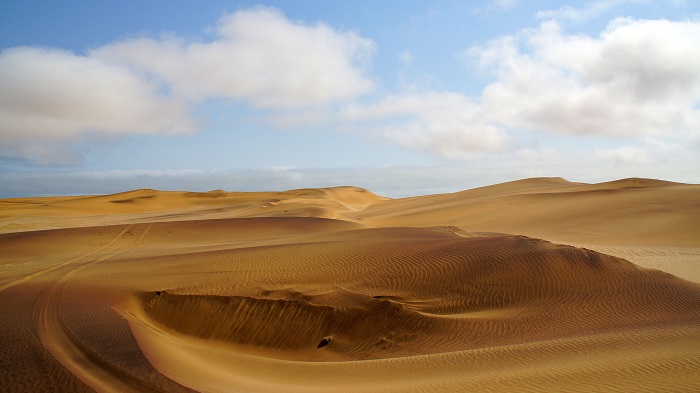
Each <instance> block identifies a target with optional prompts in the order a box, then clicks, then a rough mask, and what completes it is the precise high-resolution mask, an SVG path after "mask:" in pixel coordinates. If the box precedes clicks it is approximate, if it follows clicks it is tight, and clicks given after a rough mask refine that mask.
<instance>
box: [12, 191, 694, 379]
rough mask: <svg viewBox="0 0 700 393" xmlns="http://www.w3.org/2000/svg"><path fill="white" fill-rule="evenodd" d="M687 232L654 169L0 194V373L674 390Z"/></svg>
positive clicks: (689, 328)
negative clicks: (394, 183)
mask: <svg viewBox="0 0 700 393" xmlns="http://www.w3.org/2000/svg"><path fill="white" fill-rule="evenodd" d="M699 235H700V186H699V185H692V184H680V183H672V182H665V181H661V180H653V179H622V180H618V181H612V182H606V183H599V184H585V183H573V182H569V181H567V180H565V179H562V178H536V179H524V180H518V181H514V182H509V183H503V184H497V185H493V186H487V187H481V188H477V189H473V190H466V191H462V192H457V193H451V194H440V195H427V196H421V197H412V198H402V199H389V198H384V197H381V196H379V195H376V194H373V193H371V192H370V191H367V190H364V189H361V188H356V187H330V188H318V189H299V190H290V191H281V192H276V191H270V192H255V193H240V192H226V191H223V190H213V191H209V192H204V193H194V192H174V191H169V192H164V191H157V190H134V191H127V192H123V193H118V194H113V195H95V196H80V197H51V198H15V199H5V200H0V256H1V257H0V313H2V315H4V316H5V318H3V320H2V322H0V333H1V334H2V336H3V337H6V338H7V340H5V341H4V343H3V344H2V345H0V351H1V352H2V356H0V365H1V366H2V370H3V372H2V373H0V390H3V391H8V392H20V391H22V392H23V391H47V390H62V391H93V390H94V391H162V392H164V391H167V392H187V391H216V392H228V391H236V392H241V391H242V392H248V391H250V392H270V391H288V392H333V391H336V392H346V391H353V392H379V391H381V392H405V391H421V392H423V391H428V392H430V391H434V392H443V391H525V392H528V391H530V392H537V391H543V390H544V391H581V392H589V391H650V392H651V391H659V390H663V391H678V392H686V391H693V390H694V389H695V388H696V387H697V386H700V347H698V343H700V268H699V267H700V243H699V242H700V240H699V239H700V236H699ZM671 273H672V274H671ZM674 274H675V275H674ZM677 275H678V276H677ZM679 276H680V277H679Z"/></svg>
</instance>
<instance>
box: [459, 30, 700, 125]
mask: <svg viewBox="0 0 700 393" xmlns="http://www.w3.org/2000/svg"><path fill="white" fill-rule="evenodd" d="M697 42H700V23H697V22H673V21H667V20H632V19H624V18H620V19H616V20H614V21H613V22H611V23H610V24H609V25H608V28H607V29H606V30H605V31H604V32H603V33H602V34H601V35H600V36H599V37H596V38H593V37H588V36H581V35H566V34H564V33H563V32H562V31H561V28H560V26H559V25H558V24H557V23H556V22H552V21H549V22H545V23H543V24H542V25H541V26H540V27H539V28H537V29H530V30H525V31H523V32H521V33H519V34H518V35H516V36H508V37H504V38H501V39H499V40H496V41H493V42H492V43H490V44H488V45H486V46H484V47H479V48H473V49H472V50H470V51H469V55H470V56H474V57H476V59H477V60H478V61H479V62H480V64H481V65H482V66H483V67H485V68H486V69H488V70H491V71H493V72H494V75H495V76H496V81H495V82H494V83H492V84H490V85H489V86H487V87H486V88H485V89H484V91H483V92H482V97H481V103H482V105H483V107H484V111H485V112H486V113H488V114H489V118H490V119H491V120H492V121H494V122H497V123H499V124H503V125H505V126H507V127H511V128H524V129H529V130H533V131H548V132H553V133H560V134H569V135H607V136H622V137H634V136H643V135H663V134H668V133H681V134H683V133H686V134H689V135H693V134H697V132H698V130H700V110H698V103H699V102H700V73H698V72H697V70H698V69H700V46H698V45H697Z"/></svg>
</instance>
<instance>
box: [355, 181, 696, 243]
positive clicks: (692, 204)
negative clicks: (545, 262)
mask: <svg viewBox="0 0 700 393" xmlns="http://www.w3.org/2000/svg"><path fill="white" fill-rule="evenodd" d="M358 218H360V219H363V220H364V222H366V223H368V224H372V225H378V226H396V225H411V226H426V225H454V226H459V227H460V228H463V229H465V230H473V231H485V232H505V233H519V234H525V235H528V236H533V237H538V238H545V239H553V240H557V241H564V242H577V243H593V244H628V245H646V244H654V245H667V246H693V247H698V246H700V236H697V234H698V233H700V186H698V185H685V184H678V183H670V182H662V181H657V180H646V179H627V180H620V181H615V182H609V183H600V184H594V185H589V184H579V183H569V182H566V181H564V180H562V179H528V180H522V181H516V182H511V183H505V184H500V185H496V186H491V187H484V188H480V189H474V190H469V191H463V192H458V193H454V194H442V195H434V196H428V197H418V198H407V199H403V200H392V201H386V202H381V203H377V204H375V205H373V206H371V207H370V208H368V209H367V210H365V211H364V212H362V213H361V214H360V215H359V216H358Z"/></svg>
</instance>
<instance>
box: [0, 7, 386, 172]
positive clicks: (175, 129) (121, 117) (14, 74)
mask: <svg viewBox="0 0 700 393" xmlns="http://www.w3.org/2000/svg"><path fill="white" fill-rule="evenodd" d="M373 52H374V43H373V42H372V41H371V40H368V39H366V38H363V37H360V36H359V35H357V34H355V33H352V32H339V31H335V30H333V29H332V28H331V27H329V26H327V25H325V24H322V23H318V24H316V25H313V26H310V25H305V24H302V23H298V22H292V21H290V20H288V19H287V18H286V17H285V16H284V15H283V14H281V13H280V12H278V11H275V10H271V9H266V8H256V9H253V10H247V11H240V12H236V13H234V14H231V15H226V16H224V17H223V18H221V19H220V21H219V24H218V30H217V36H216V38H215V39H214V40H213V41H210V42H188V41H187V40H185V39H183V38H180V37H175V36H168V37H164V38H160V39H152V38H136V39H129V40H125V41H121V42H116V43H112V44H109V45H105V46H103V47H99V48H95V49H93V50H91V51H89V52H88V53H87V54H85V55H79V54H75V53H72V52H69V51H65V50H60V49H53V48H36V47H15V48H9V49H6V50H4V51H3V52H1V53H0V91H2V94H1V95H0V159H3V160H5V161H7V160H8V159H11V160H29V161H34V162H38V163H41V164H51V163H63V164H75V163H78V162H80V161H81V155H80V149H81V147H82V146H85V142H86V141H92V142H94V141H99V140H102V139H104V138H113V137H117V136H123V135H134V134H176V133H184V132H192V131H196V130H197V125H196V124H195V122H194V121H193V119H192V116H191V114H190V111H191V107H193V106H194V105H197V104H198V103H200V102H202V101H203V100H205V99H209V98H228V99H236V100H241V101H243V102H245V103H248V104H252V105H253V106H256V107H259V108H273V109H277V110H280V111H282V114H281V115H280V116H289V112H284V111H289V110H292V109H299V108H301V109H304V110H306V111H307V112H308V108H310V107H314V108H316V107H318V108H320V107H324V106H328V105H330V104H334V103H337V102H340V101H344V100H348V99H351V98H354V97H356V96H358V95H361V94H364V93H367V92H369V91H371V90H372V89H373V87H374V84H373V81H372V80H371V79H369V78H368V77H367V76H366V75H365V71H364V70H365V67H366V66H367V65H368V64H369V61H370V60H371V56H372V54H373ZM307 117H308V116H307Z"/></svg>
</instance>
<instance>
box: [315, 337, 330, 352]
mask: <svg viewBox="0 0 700 393" xmlns="http://www.w3.org/2000/svg"><path fill="white" fill-rule="evenodd" d="M331 340H333V336H326V337H324V338H323V339H321V342H320V343H318V346H317V347H316V348H317V349H321V348H323V347H325V346H326V345H328V344H329V343H330V342H331Z"/></svg>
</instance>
